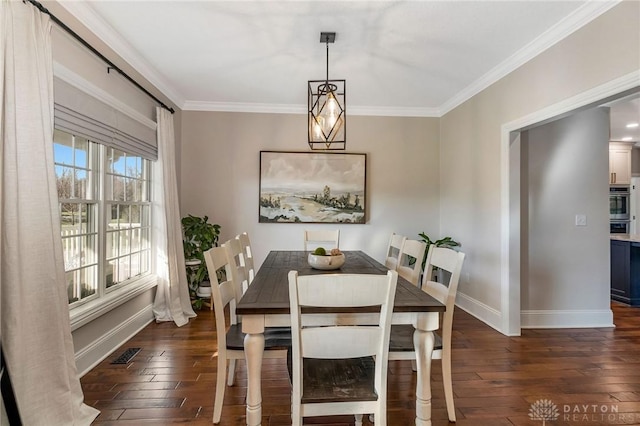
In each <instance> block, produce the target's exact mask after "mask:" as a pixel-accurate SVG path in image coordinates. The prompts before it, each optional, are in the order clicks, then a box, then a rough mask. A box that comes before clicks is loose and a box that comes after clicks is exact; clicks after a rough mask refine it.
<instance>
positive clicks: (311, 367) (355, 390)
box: [289, 271, 398, 426]
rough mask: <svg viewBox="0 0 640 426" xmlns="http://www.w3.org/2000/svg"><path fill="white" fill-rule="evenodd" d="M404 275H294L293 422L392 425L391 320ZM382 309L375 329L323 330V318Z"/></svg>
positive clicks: (344, 327)
mask: <svg viewBox="0 0 640 426" xmlns="http://www.w3.org/2000/svg"><path fill="white" fill-rule="evenodd" d="M397 280H398V274H397V272H395V271H389V272H388V273H387V275H370V274H326V275H305V276H299V275H298V272H297V271H291V272H290V273H289V301H290V306H291V334H292V346H291V352H292V359H291V363H290V371H291V380H292V385H293V391H292V397H291V406H292V410H291V420H292V424H293V426H299V425H302V419H303V418H304V417H315V416H329V415H344V414H354V415H355V416H356V426H361V425H362V415H363V414H367V413H374V415H375V416H376V419H378V423H379V424H381V425H385V424H386V419H387V412H386V410H387V408H386V407H387V367H388V361H387V354H388V346H389V330H390V324H391V314H392V311H393V302H394V298H395V293H396V283H397ZM374 306H380V311H379V312H380V316H379V319H378V321H377V323H376V324H373V325H329V326H323V325H320V324H318V322H315V324H318V325H312V324H314V322H313V320H314V319H315V320H317V318H318V316H317V314H307V313H303V312H302V309H303V308H309V307H320V308H321V309H322V310H323V311H324V312H331V311H332V310H335V309H337V310H338V311H339V312H345V309H348V308H353V307H374Z"/></svg>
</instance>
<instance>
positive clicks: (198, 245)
mask: <svg viewBox="0 0 640 426" xmlns="http://www.w3.org/2000/svg"><path fill="white" fill-rule="evenodd" d="M219 236H220V225H218V224H213V223H209V217H208V216H202V217H199V216H193V215H188V216H185V217H183V218H182V245H183V248H184V259H185V265H186V267H187V280H188V282H189V294H190V295H191V298H192V300H193V302H192V303H193V306H194V308H196V309H200V308H201V307H202V298H201V297H200V296H199V294H204V291H202V289H199V287H201V286H202V287H205V286H203V285H202V284H203V283H204V282H205V281H208V280H209V274H208V272H207V265H206V263H205V260H204V252H205V251H207V250H209V249H210V248H212V247H216V246H217V245H218V237H219ZM210 285H211V284H209V292H210V291H211V288H210ZM209 294H210V293H209Z"/></svg>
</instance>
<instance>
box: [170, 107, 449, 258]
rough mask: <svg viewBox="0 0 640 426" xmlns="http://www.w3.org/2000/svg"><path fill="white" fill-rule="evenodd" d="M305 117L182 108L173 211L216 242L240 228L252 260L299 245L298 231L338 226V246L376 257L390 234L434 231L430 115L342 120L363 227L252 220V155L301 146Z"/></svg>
mask: <svg viewBox="0 0 640 426" xmlns="http://www.w3.org/2000/svg"><path fill="white" fill-rule="evenodd" d="M306 129H307V118H306V116H305V115H288V114H251V113H218V112H193V111H184V112H183V122H182V165H181V167H182V182H181V191H180V192H181V214H182V215H183V216H185V215H187V214H195V215H208V216H209V218H210V221H211V222H214V223H218V224H220V225H221V226H222V229H221V232H222V234H221V239H222V240H223V241H224V240H226V239H228V238H230V237H233V236H235V235H236V234H238V233H240V232H244V231H246V232H248V233H249V235H250V237H251V243H252V246H253V247H254V251H255V252H256V261H257V263H258V265H260V264H261V263H262V261H263V260H264V257H265V256H266V255H267V253H268V252H269V250H274V249H302V231H303V230H304V229H305V228H321V227H322V228H339V229H340V246H341V248H343V249H362V250H364V251H366V252H367V253H369V254H370V255H371V256H373V257H375V258H377V259H378V260H382V259H384V254H385V250H386V248H387V244H388V242H389V237H390V234H391V232H397V233H403V234H406V235H408V236H410V237H411V238H418V233H419V232H421V231H426V232H427V233H430V234H433V233H436V232H437V230H438V224H439V221H440V218H439V203H440V201H439V200H440V197H439V193H438V176H439V169H438V162H439V160H438V157H439V139H438V119H435V118H397V117H348V122H347V132H348V133H347V134H348V139H347V140H348V142H347V152H354V153H366V154H367V208H368V220H367V223H366V224H364V225H339V226H337V225H326V224H321V225H319V224H309V225H304V224H276V223H258V185H259V183H258V182H259V167H260V166H259V152H260V151H261V150H275V151H309V148H308V145H307V142H306V137H307V136H306Z"/></svg>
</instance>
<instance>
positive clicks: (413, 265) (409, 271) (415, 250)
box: [396, 239, 427, 287]
mask: <svg viewBox="0 0 640 426" xmlns="http://www.w3.org/2000/svg"><path fill="white" fill-rule="evenodd" d="M426 250H427V243H425V242H424V241H418V240H408V239H405V240H404V243H403V244H402V248H401V249H400V255H399V256H398V264H397V265H396V271H398V275H400V276H401V277H402V278H404V279H405V280H407V281H409V282H410V283H411V284H413V285H415V286H416V287H418V286H419V284H420V272H422V260H423V259H424V252H425V251H426Z"/></svg>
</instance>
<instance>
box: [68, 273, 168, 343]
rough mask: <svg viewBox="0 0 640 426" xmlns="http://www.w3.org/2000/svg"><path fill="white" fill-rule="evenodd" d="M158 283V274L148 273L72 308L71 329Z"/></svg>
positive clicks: (73, 329)
mask: <svg viewBox="0 0 640 426" xmlns="http://www.w3.org/2000/svg"><path fill="white" fill-rule="evenodd" d="M157 285H158V278H157V276H156V275H155V274H148V275H145V276H144V277H141V278H139V279H137V280H136V281H135V282H132V283H129V284H127V285H126V286H124V287H123V288H120V289H117V290H113V291H111V292H109V293H108V294H105V295H104V296H102V297H100V298H98V299H96V300H93V301H91V302H87V303H85V304H83V305H81V306H78V307H76V308H73V309H70V310H69V319H70V320H71V331H75V330H77V329H78V328H80V327H82V326H84V325H86V324H88V323H90V322H91V321H93V320H95V319H97V318H99V317H101V316H102V315H104V314H106V313H107V312H109V311H111V310H113V309H115V308H117V307H118V306H120V305H122V304H124V303H126V302H128V301H129V300H131V299H133V298H135V297H137V296H139V295H140V294H142V293H144V292H146V291H148V290H150V289H152V288H154V287H155V286H157Z"/></svg>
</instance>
